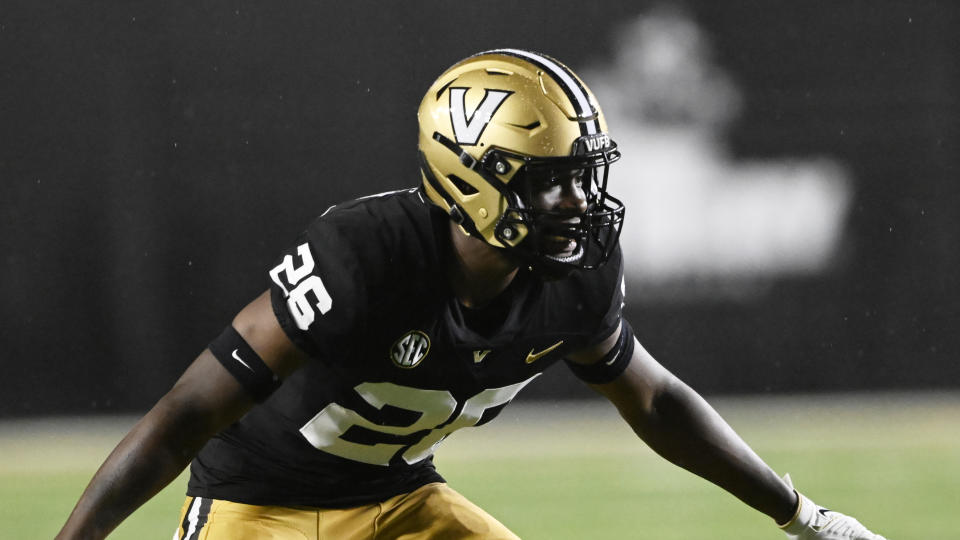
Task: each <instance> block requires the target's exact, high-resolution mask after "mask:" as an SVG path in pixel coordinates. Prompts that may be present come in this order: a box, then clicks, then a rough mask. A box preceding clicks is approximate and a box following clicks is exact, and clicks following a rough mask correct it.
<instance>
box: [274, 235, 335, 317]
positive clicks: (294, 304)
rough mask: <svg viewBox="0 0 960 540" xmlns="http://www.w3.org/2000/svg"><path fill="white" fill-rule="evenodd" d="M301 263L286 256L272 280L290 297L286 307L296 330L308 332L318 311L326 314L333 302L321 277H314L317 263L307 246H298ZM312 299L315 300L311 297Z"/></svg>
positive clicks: (290, 256) (291, 256)
mask: <svg viewBox="0 0 960 540" xmlns="http://www.w3.org/2000/svg"><path fill="white" fill-rule="evenodd" d="M297 257H298V258H299V259H300V260H299V262H295V261H294V256H293V255H287V256H285V257H284V258H283V260H282V261H281V262H280V264H278V265H277V266H276V267H274V269H273V270H271V271H270V278H271V279H273V282H274V283H276V284H277V285H278V286H279V287H280V288H281V289H283V292H284V294H285V295H286V297H287V307H288V308H289V309H290V314H291V315H292V316H293V320H294V322H295V323H296V324H297V328H299V329H301V330H306V329H307V328H309V327H310V325H311V324H313V321H314V319H316V317H317V313H316V312H317V310H319V311H320V314H321V315H323V314H325V313H326V312H328V311H330V308H332V307H333V299H332V298H330V293H328V292H327V288H326V287H325V286H324V285H323V280H321V279H320V276H317V275H315V274H313V269H314V266H316V264H315V263H314V260H313V253H311V252H310V246H309V245H308V244H307V243H303V244H300V245H299V246H297ZM311 297H312V298H311Z"/></svg>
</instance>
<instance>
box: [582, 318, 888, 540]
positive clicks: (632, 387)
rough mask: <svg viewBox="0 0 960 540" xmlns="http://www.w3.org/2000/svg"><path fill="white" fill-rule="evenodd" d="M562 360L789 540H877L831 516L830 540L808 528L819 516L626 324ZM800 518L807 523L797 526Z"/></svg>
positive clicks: (661, 444)
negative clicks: (760, 513)
mask: <svg viewBox="0 0 960 540" xmlns="http://www.w3.org/2000/svg"><path fill="white" fill-rule="evenodd" d="M621 334H623V335H621ZM621 338H623V339H621ZM567 360H568V363H569V364H570V365H571V367H572V368H573V369H574V372H575V373H577V375H578V376H580V378H581V379H584V380H585V381H587V382H588V384H589V385H590V387H591V388H593V389H594V390H596V391H597V392H599V393H600V394H601V395H603V396H604V397H606V398H607V399H608V400H610V402H611V403H613V404H614V406H616V408H617V410H618V411H619V412H620V415H621V416H622V417H623V419H624V420H626V422H627V423H628V424H629V425H630V427H631V428H633V431H634V432H635V433H636V434H637V435H638V436H639V437H640V438H641V439H643V440H644V442H646V443H647V444H648V445H649V446H650V447H651V448H652V449H653V450H654V451H655V452H657V453H658V454H660V455H661V456H663V457H664V458H666V459H667V460H669V461H670V462H672V463H674V464H676V465H678V466H680V467H683V468H684V469H687V470H688V471H690V472H692V473H694V474H696V475H698V476H701V477H703V478H705V479H707V480H709V481H710V482H713V483H714V484H716V485H718V486H720V487H721V488H723V489H725V490H726V491H728V492H730V493H731V494H733V495H734V496H736V497H737V498H739V499H740V500H742V501H743V502H745V503H746V504H748V505H750V506H751V507H753V508H755V509H756V510H759V511H760V512H763V513H764V514H766V515H768V516H770V517H771V518H773V520H774V521H775V522H776V523H777V524H779V525H781V526H782V527H784V530H785V532H787V533H788V536H789V537H790V538H811V539H812V538H822V539H834V538H837V539H840V538H850V539H864V540H867V539H871V540H877V539H882V537H879V536H876V535H873V534H872V533H870V532H869V531H867V530H866V528H864V527H863V526H862V525H860V524H859V523H857V522H856V520H854V519H853V518H849V517H848V516H844V515H843V514H840V513H838V512H829V513H830V514H834V516H833V517H834V519H833V520H832V521H831V522H830V523H833V524H834V525H835V526H834V527H833V529H834V532H835V533H836V534H833V533H831V530H830V529H831V527H826V523H823V524H820V525H817V524H815V523H813V522H812V521H810V520H815V519H817V516H823V515H824V514H823V513H817V512H816V510H815V511H814V514H816V515H815V516H810V515H809V512H804V510H805V508H804V504H806V505H807V508H806V510H809V509H810V508H809V507H810V506H811V505H813V503H812V502H810V501H809V499H807V498H806V497H803V496H802V495H800V494H799V493H797V492H796V491H794V489H793V487H792V486H791V485H790V484H788V483H787V482H785V481H784V480H782V479H781V478H780V477H779V476H778V475H777V474H776V473H775V472H774V471H773V470H772V469H771V468H770V467H769V466H767V464H766V463H764V462H763V460H762V459H760V457H759V456H758V455H757V454H756V453H755V452H754V451H753V450H752V449H751V448H750V447H749V446H748V445H747V443H746V442H744V441H743V439H741V438H740V436H739V435H737V433H736V432H735V431H734V430H733V429H732V428H731V427H730V426H729V424H727V422H726V421H724V419H723V418H721V416H720V415H719V414H718V413H717V412H716V411H715V410H714V409H713V407H711V406H710V405H709V404H708V403H707V402H706V401H705V400H704V399H703V398H702V397H701V396H700V395H699V394H697V392H695V391H694V390H693V389H692V388H690V387H689V386H688V385H686V384H685V383H684V382H683V381H681V380H680V379H679V378H677V377H676V376H675V375H673V374H672V373H670V371H669V370H667V369H666V368H664V367H663V366H662V365H660V363H658V362H657V361H656V360H655V359H654V358H653V357H652V356H651V355H650V354H649V353H648V352H647V351H646V350H644V348H643V347H642V346H641V345H640V343H639V342H638V341H636V338H635V337H634V336H633V332H632V331H631V330H630V328H629V324H628V323H624V324H623V325H621V326H620V327H618V328H617V330H616V331H614V333H613V334H611V335H610V336H609V337H607V338H606V339H604V340H603V341H601V342H600V343H598V344H597V345H594V346H592V347H588V348H586V349H583V350H580V351H577V352H576V353H574V354H572V355H569V356H568V358H567ZM611 369H615V370H616V371H611ZM620 370H622V371H620ZM605 372H606V373H607V374H608V376H607V377H605V376H604V373H605ZM610 377H612V379H611V380H606V379H607V378H610ZM813 506H815V505H813ZM816 508H819V507H816ZM841 518H842V519H841ZM798 519H799V520H800V521H803V520H804V519H806V520H807V521H810V522H809V523H806V522H805V523H803V524H802V526H801V525H798ZM845 520H846V521H845ZM850 522H853V523H855V524H856V525H857V526H859V529H858V528H857V527H855V526H853V523H850ZM861 530H862V532H860V531H861ZM837 531H840V532H837ZM791 533H792V534H791Z"/></svg>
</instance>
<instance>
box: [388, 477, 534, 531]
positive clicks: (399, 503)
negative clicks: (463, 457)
mask: <svg viewBox="0 0 960 540" xmlns="http://www.w3.org/2000/svg"><path fill="white" fill-rule="evenodd" d="M401 537H402V538H404V540H407V539H409V540H414V539H424V540H426V539H433V538H443V539H444V540H448V539H449V540H474V539H476V540H480V539H483V540H519V537H518V536H517V535H515V534H514V533H513V532H511V531H510V529H508V528H507V527H506V526H504V525H503V524H502V523H500V522H499V521H497V520H496V519H495V518H494V517H493V516H491V515H490V514H488V513H487V512H485V511H484V510H483V509H482V508H480V507H479V506H477V505H475V504H473V503H472V502H470V501H469V500H467V498H466V497H464V496H463V495H461V494H459V493H457V492H456V491H455V490H453V489H451V488H450V487H449V486H447V485H446V484H443V483H435V484H427V485H426V486H423V487H421V488H419V489H417V490H415V491H413V492H411V493H408V494H405V495H400V496H397V497H394V498H392V499H390V500H388V501H386V502H384V503H383V513H382V514H381V515H380V517H379V518H377V536H376V538H377V539H382V540H386V539H389V538H401Z"/></svg>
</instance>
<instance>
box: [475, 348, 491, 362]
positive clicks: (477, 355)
mask: <svg viewBox="0 0 960 540" xmlns="http://www.w3.org/2000/svg"><path fill="white" fill-rule="evenodd" d="M488 354H490V349H484V350H482V351H473V363H474V364H479V363H480V362H483V359H484V358H486V357H487V355H488Z"/></svg>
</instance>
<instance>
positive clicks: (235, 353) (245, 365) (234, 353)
mask: <svg viewBox="0 0 960 540" xmlns="http://www.w3.org/2000/svg"><path fill="white" fill-rule="evenodd" d="M239 350H240V349H234V350H233V358H234V359H236V361H237V362H240V363H241V364H243V367H245V368H247V369H249V370H250V371H253V368H252V367H250V364H248V363H246V362H244V361H243V359H242V358H240V355H239V354H237V351H239Z"/></svg>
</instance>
